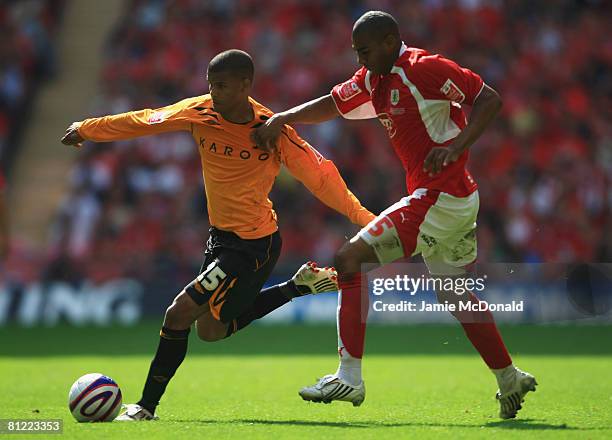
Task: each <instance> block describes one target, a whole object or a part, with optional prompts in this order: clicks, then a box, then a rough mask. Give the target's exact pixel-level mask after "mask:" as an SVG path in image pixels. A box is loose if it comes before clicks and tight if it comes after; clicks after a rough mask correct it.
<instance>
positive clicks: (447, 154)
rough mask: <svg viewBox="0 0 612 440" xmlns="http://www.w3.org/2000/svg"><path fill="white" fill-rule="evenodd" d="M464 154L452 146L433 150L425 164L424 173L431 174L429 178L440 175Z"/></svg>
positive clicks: (461, 150)
mask: <svg viewBox="0 0 612 440" xmlns="http://www.w3.org/2000/svg"><path fill="white" fill-rule="evenodd" d="M461 153H463V149H461V148H457V147H454V146H453V145H452V144H451V145H449V146H448V147H435V148H432V149H431V151H430V152H429V154H428V155H427V157H426V158H425V162H424V164H423V171H425V172H426V173H429V177H433V176H435V175H436V174H438V173H439V172H440V171H442V169H443V168H444V167H445V166H447V165H448V164H450V163H453V162H455V161H456V160H457V159H459V156H461Z"/></svg>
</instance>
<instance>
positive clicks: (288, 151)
mask: <svg viewBox="0 0 612 440" xmlns="http://www.w3.org/2000/svg"><path fill="white" fill-rule="evenodd" d="M278 145H279V148H280V153H281V159H282V162H283V163H284V164H285V166H286V167H287V169H288V170H289V172H290V173H291V174H292V175H293V176H294V177H295V178H296V179H298V180H299V181H300V182H302V183H303V184H304V186H306V188H308V190H309V191H310V192H311V193H312V194H314V195H315V197H317V198H318V199H319V200H321V201H322V202H323V203H325V204H326V205H327V206H329V207H330V208H332V209H335V210H336V211H338V212H339V213H340V214H342V215H344V216H346V217H347V218H348V219H349V220H350V221H351V222H352V223H354V224H356V225H359V226H361V227H363V226H365V225H367V224H368V223H369V222H370V221H372V220H373V219H374V218H375V216H374V214H372V213H371V212H370V211H368V210H367V209H366V208H364V207H363V206H362V205H361V202H360V201H359V199H357V197H355V195H354V194H353V193H352V192H351V191H350V190H349V189H348V187H347V186H346V182H345V181H344V179H343V178H342V176H341V175H340V172H338V169H337V168H336V165H334V163H333V162H332V161H331V160H327V159H325V158H324V157H323V156H322V155H321V153H319V152H318V151H317V150H315V149H314V148H313V147H312V146H310V144H308V143H307V142H306V141H304V140H303V139H302V138H300V137H299V136H298V135H297V134H296V132H295V130H293V128H291V127H287V128H286V129H285V130H283V133H282V135H281V137H280V139H279V142H278Z"/></svg>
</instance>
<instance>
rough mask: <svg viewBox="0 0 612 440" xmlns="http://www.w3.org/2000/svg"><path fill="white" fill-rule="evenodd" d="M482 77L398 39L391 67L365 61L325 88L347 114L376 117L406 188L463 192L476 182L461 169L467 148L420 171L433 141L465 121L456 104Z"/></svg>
mask: <svg viewBox="0 0 612 440" xmlns="http://www.w3.org/2000/svg"><path fill="white" fill-rule="evenodd" d="M483 87H484V82H483V81H482V78H481V77H480V76H478V75H477V74H476V73H474V72H472V71H471V70H469V69H466V68H462V67H460V66H459V65H457V64H456V63H455V62H453V61H451V60H449V59H447V58H444V57H442V56H440V55H431V54H429V53H428V52H426V51H425V50H423V49H417V48H409V47H406V46H405V45H402V48H401V50H400V55H399V58H398V59H397V61H396V62H395V64H394V65H393V68H392V69H391V72H390V73H389V74H387V75H375V74H373V73H372V72H370V71H368V70H367V69H366V68H365V67H362V68H361V69H359V70H358V71H357V72H356V73H355V75H354V76H353V77H352V78H351V79H349V80H347V81H345V82H343V83H342V84H338V85H336V86H335V87H334V88H333V89H332V92H331V95H332V97H333V98H334V101H335V103H336V106H337V107H338V110H339V111H340V113H341V114H342V115H343V116H344V117H345V118H347V119H368V118H374V117H378V119H379V120H380V122H381V123H382V125H383V126H384V127H385V128H386V129H387V133H388V135H389V138H390V139H391V144H392V145H393V148H394V149H395V153H396V154H397V156H398V157H399V158H400V160H401V161H402V165H403V166H404V169H405V170H406V185H407V187H408V192H409V193H412V192H413V191H414V190H415V189H417V188H428V189H434V190H438V191H443V192H445V193H448V194H451V195H453V196H455V197H465V196H467V195H469V194H471V193H473V192H474V191H475V190H476V188H477V185H476V182H475V181H474V179H473V178H472V176H471V175H470V173H469V172H468V170H467V169H466V162H467V159H468V151H465V152H464V153H463V154H462V155H461V157H460V158H459V159H458V160H457V161H456V162H454V163H452V164H449V165H447V166H446V167H444V168H443V169H442V171H441V172H440V173H438V174H437V175H435V176H433V177H429V175H428V174H427V173H426V172H424V171H423V164H424V161H425V158H426V157H427V154H428V153H429V151H430V150H431V149H432V148H433V147H437V146H441V145H448V144H450V143H451V142H452V140H453V139H454V138H455V137H457V135H458V134H459V133H460V132H461V130H462V129H463V128H464V127H465V126H466V124H467V121H466V117H465V113H464V112H463V110H462V108H461V104H468V105H473V104H474V101H475V100H476V98H477V97H478V95H479V94H480V92H481V90H482V88H483Z"/></svg>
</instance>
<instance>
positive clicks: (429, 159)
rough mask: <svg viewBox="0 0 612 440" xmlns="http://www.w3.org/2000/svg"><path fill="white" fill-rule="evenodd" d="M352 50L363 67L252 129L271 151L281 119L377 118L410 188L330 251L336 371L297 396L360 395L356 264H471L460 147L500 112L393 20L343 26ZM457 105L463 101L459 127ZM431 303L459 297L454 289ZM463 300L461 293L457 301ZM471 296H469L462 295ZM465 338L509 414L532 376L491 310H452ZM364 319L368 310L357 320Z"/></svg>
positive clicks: (470, 76)
mask: <svg viewBox="0 0 612 440" xmlns="http://www.w3.org/2000/svg"><path fill="white" fill-rule="evenodd" d="M352 42H353V49H354V50H355V52H356V53H357V56H358V60H359V64H361V65H362V66H363V67H361V68H360V69H359V70H358V71H357V72H356V73H355V74H354V75H353V77H352V78H350V79H349V80H347V81H345V82H344V83H341V84H338V85H337V86H335V87H334V88H333V89H332V91H331V93H330V94H328V95H325V96H323V97H321V98H318V99H316V100H313V101H310V102H308V103H305V104H302V105H300V106H297V107H295V108H292V109H290V110H287V111H285V112H281V113H277V114H276V115H275V116H273V117H272V118H271V119H269V120H268V121H267V122H266V124H265V125H264V126H262V127H260V128H259V129H258V130H257V131H256V133H255V134H254V137H255V140H256V142H258V143H259V144H260V145H262V146H265V147H267V148H274V142H275V140H276V138H277V136H278V133H279V132H280V128H281V127H282V126H283V124H291V123H306V124H314V123H319V122H323V121H326V120H329V119H332V118H335V117H337V116H338V115H342V116H343V117H345V118H347V119H368V118H375V117H377V118H378V119H379V120H380V122H381V123H382V125H383V127H384V128H385V129H386V130H387V133H388V136H389V139H390V140H391V145H392V146H393V149H394V150H395V153H396V154H397V157H398V158H399V159H400V161H401V162H402V165H403V167H404V169H405V170H406V184H407V187H408V193H409V195H408V196H407V197H404V198H403V199H401V200H400V201H399V202H397V203H395V204H394V205H392V206H390V207H389V208H387V209H386V210H385V211H383V212H382V213H381V214H380V215H379V216H378V217H376V218H375V219H374V220H373V221H372V222H371V223H370V224H368V225H367V226H366V227H365V228H363V229H362V230H361V231H360V232H359V233H358V234H357V235H356V236H355V237H353V238H352V239H351V240H350V241H348V242H347V243H346V244H345V245H344V246H343V247H342V248H341V249H340V250H339V251H338V253H337V254H336V261H335V266H336V269H337V270H338V274H339V285H340V294H339V299H338V352H339V354H340V366H339V367H338V370H337V372H336V373H335V374H330V375H327V376H325V377H323V378H322V379H320V380H319V382H318V383H316V384H315V385H313V386H310V387H305V388H303V389H302V390H301V391H300V395H301V396H302V398H303V399H305V400H310V401H314V402H326V403H329V402H331V401H332V400H343V401H349V402H352V403H353V405H354V406H358V405H360V404H361V403H362V402H363V400H364V398H365V388H364V384H363V381H362V378H361V358H362V355H363V346H364V339H365V328H366V325H365V320H366V319H365V318H366V317H365V316H364V315H365V313H364V312H363V311H364V310H367V308H368V306H367V301H368V300H367V294H365V293H364V294H363V296H362V274H361V268H362V264H364V263H378V264H386V263H390V262H392V261H395V260H398V259H400V258H403V257H410V256H412V255H416V254H419V253H420V254H422V256H423V259H424V260H425V263H426V265H427V267H428V270H429V272H430V273H431V274H432V276H435V277H441V276H444V277H460V276H462V275H464V274H465V273H466V266H468V265H469V264H471V263H473V262H474V261H475V259H476V234H475V231H476V215H477V213H478V205H479V200H478V191H477V185H476V182H475V181H474V179H473V178H472V176H471V175H470V173H469V172H468V171H467V169H466V162H467V159H468V148H469V147H470V146H471V145H472V144H473V143H474V142H475V141H476V140H477V139H478V137H479V136H480V135H481V134H482V132H483V131H484V129H485V128H486V127H487V126H488V125H489V123H490V122H491V120H492V119H493V118H494V116H495V115H496V114H497V112H498V111H499V109H500V108H501V105H502V104H501V99H500V97H499V95H498V94H497V92H496V91H495V90H493V89H492V88H491V87H489V86H487V85H486V84H485V83H484V82H483V80H482V79H481V77H480V76H478V75H477V74H476V73H474V72H472V71H470V70H469V69H466V68H462V67H460V66H459V65H457V64H456V63H455V62H453V61H451V60H449V59H447V58H444V57H442V56H440V55H433V54H430V53H428V52H427V51H425V50H423V49H417V48H412V47H407V46H406V45H405V44H404V43H403V42H402V40H401V37H400V34H399V29H398V25H397V22H396V21H395V19H394V18H393V17H392V16H391V15H389V14H387V13H385V12H379V11H370V12H367V13H365V14H364V15H363V16H362V17H360V18H359V19H358V20H357V21H356V22H355V24H354V26H353V33H352ZM462 105H469V106H471V107H472V111H471V114H470V120H469V122H468V121H467V120H466V116H465V114H464V112H463V110H462ZM436 293H437V297H438V301H439V302H440V303H444V301H448V303H454V304H458V303H459V301H460V300H461V298H462V297H461V296H459V295H458V294H456V293H455V292H454V291H451V290H448V291H444V290H440V291H437V292H436ZM464 297H465V296H464ZM469 301H472V302H477V301H478V299H477V298H476V297H475V296H474V295H473V294H472V293H470V297H469ZM453 315H454V316H455V317H456V318H457V319H458V320H459V322H460V323H461V325H462V326H463V329H464V330H465V333H466V335H467V337H468V338H469V340H470V341H471V342H472V344H473V345H474V347H475V348H476V350H477V351H478V352H479V353H480V355H481V356H482V358H483V360H484V361H485V363H486V364H487V366H488V367H489V368H490V369H491V370H492V372H493V373H494V374H495V376H496V378H497V382H498V385H499V390H498V392H497V399H498V400H499V402H500V407H501V408H500V417H502V418H504V419H506V418H513V417H515V416H516V413H517V411H518V410H519V409H521V403H522V402H523V400H524V396H525V395H526V394H527V392H528V391H534V390H535V386H536V385H537V383H536V381H535V378H534V377H533V376H532V375H530V374H528V373H525V372H523V371H521V370H519V369H518V368H516V367H515V366H514V365H513V364H512V360H511V358H510V355H509V354H508V351H507V349H506V347H505V345H504V342H503V340H502V338H501V336H500V334H499V332H498V330H497V327H496V325H495V322H494V320H493V316H492V315H491V312H489V311H486V312H485V311H478V312H476V311H471V312H469V313H465V312H453ZM366 316H367V315H366Z"/></svg>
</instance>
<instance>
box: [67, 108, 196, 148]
mask: <svg viewBox="0 0 612 440" xmlns="http://www.w3.org/2000/svg"><path fill="white" fill-rule="evenodd" d="M196 102H197V101H196V100H195V99H194V98H189V99H185V100H183V101H180V102H178V103H176V104H172V105H169V106H166V107H161V108H158V109H155V110H153V109H144V110H138V111H132V112H127V113H120V114H117V115H109V116H103V117H100V118H90V119H85V120H84V121H80V122H73V123H72V124H71V125H70V126H69V127H68V129H67V130H66V134H65V135H64V137H63V138H62V140H61V141H62V143H63V144H65V145H74V146H76V147H80V146H81V145H82V143H83V141H85V140H90V141H94V142H111V141H120V140H125V139H132V138H135V137H139V136H149V135H152V134H158V133H165V132H170V131H189V130H190V129H191V123H192V119H193V118H194V117H195V115H196V113H197V112H194V110H193V109H192V108H191V107H192V106H193V105H195V103H196Z"/></svg>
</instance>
